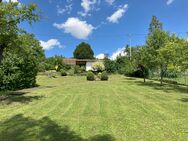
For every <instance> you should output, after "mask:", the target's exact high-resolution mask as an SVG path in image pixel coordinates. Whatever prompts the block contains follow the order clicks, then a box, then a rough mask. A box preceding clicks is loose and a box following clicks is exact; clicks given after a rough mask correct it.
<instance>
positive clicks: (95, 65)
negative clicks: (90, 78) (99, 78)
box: [92, 62, 105, 72]
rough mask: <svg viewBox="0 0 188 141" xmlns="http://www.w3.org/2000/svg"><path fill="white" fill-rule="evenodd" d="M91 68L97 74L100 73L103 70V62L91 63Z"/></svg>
mask: <svg viewBox="0 0 188 141" xmlns="http://www.w3.org/2000/svg"><path fill="white" fill-rule="evenodd" d="M92 68H93V70H94V71H97V72H102V71H104V70H105V66H104V63H103V62H95V63H93V65H92Z"/></svg>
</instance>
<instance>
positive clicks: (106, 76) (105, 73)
mask: <svg viewBox="0 0 188 141" xmlns="http://www.w3.org/2000/svg"><path fill="white" fill-rule="evenodd" d="M101 80H102V81H107V80H108V74H107V72H106V71H103V72H102V73H101Z"/></svg>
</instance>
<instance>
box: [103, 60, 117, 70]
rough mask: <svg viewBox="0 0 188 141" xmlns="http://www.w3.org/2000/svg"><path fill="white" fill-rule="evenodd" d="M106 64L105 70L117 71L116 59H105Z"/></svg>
mask: <svg viewBox="0 0 188 141" xmlns="http://www.w3.org/2000/svg"><path fill="white" fill-rule="evenodd" d="M104 66H105V70H106V71H107V72H108V73H115V72H116V62H115V61H114V60H110V59H108V58H105V59H104Z"/></svg>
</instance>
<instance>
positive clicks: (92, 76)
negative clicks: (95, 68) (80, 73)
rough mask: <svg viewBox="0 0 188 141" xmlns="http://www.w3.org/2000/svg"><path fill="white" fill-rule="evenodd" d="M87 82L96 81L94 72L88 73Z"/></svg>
mask: <svg viewBox="0 0 188 141" xmlns="http://www.w3.org/2000/svg"><path fill="white" fill-rule="evenodd" d="M87 80H88V81H94V80H95V75H94V73H93V72H91V71H89V72H88V73H87Z"/></svg>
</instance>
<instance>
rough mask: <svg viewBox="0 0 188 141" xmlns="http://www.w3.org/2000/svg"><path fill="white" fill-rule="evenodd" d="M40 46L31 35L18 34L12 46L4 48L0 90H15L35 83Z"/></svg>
mask: <svg viewBox="0 0 188 141" xmlns="http://www.w3.org/2000/svg"><path fill="white" fill-rule="evenodd" d="M41 58H44V53H43V50H42V47H41V46H40V43H39V41H38V40H36V39H35V38H34V37H33V35H29V34H25V35H19V36H18V39H17V43H16V44H15V45H14V46H10V47H8V48H5V50H4V52H3V59H2V62H1V65H0V72H1V74H3V75H2V77H1V81H0V90H16V89H22V88H29V87H33V86H35V85H36V76H37V73H38V66H39V63H40V60H41Z"/></svg>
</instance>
